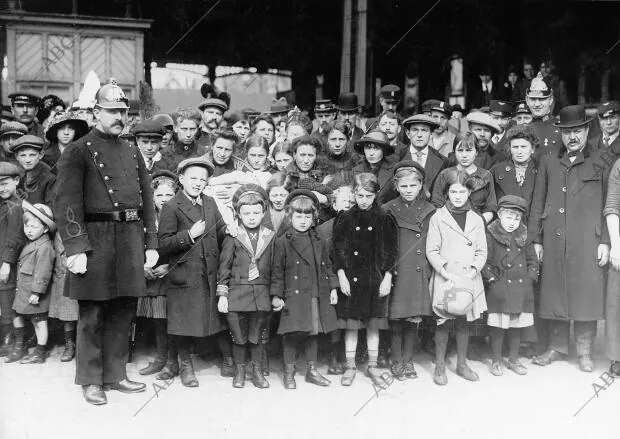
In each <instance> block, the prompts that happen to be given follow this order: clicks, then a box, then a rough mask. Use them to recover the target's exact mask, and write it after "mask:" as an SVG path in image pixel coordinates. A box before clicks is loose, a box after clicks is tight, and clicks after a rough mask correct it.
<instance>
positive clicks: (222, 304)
mask: <svg viewBox="0 0 620 439" xmlns="http://www.w3.org/2000/svg"><path fill="white" fill-rule="evenodd" d="M217 310H218V311H219V312H221V313H222V314H226V313H227V312H228V297H225V296H220V298H219V300H218V301H217Z"/></svg>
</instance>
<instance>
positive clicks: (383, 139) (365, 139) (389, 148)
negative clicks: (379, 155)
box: [353, 130, 394, 156]
mask: <svg viewBox="0 0 620 439" xmlns="http://www.w3.org/2000/svg"><path fill="white" fill-rule="evenodd" d="M365 145H377V146H380V147H381V148H383V154H384V155H386V156H387V155H390V154H393V153H394V146H393V145H390V141H389V140H388V137H387V134H385V133H384V132H383V131H379V130H372V131H369V132H367V133H366V134H364V135H363V136H362V138H361V139H358V140H356V141H355V143H354V144H353V148H354V149H355V151H356V152H358V153H359V154H364V146H365Z"/></svg>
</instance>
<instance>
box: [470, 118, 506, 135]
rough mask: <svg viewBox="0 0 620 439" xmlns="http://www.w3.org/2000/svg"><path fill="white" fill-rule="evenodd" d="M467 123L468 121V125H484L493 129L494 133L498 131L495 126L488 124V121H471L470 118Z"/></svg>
mask: <svg viewBox="0 0 620 439" xmlns="http://www.w3.org/2000/svg"><path fill="white" fill-rule="evenodd" d="M468 123H469V125H470V126H471V125H480V126H483V127H486V128H488V129H490V130H491V131H493V132H494V133H499V131H500V130H499V129H498V128H497V127H495V126H493V125H490V124H488V123H485V122H477V121H473V120H472V121H468Z"/></svg>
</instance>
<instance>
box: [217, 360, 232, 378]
mask: <svg viewBox="0 0 620 439" xmlns="http://www.w3.org/2000/svg"><path fill="white" fill-rule="evenodd" d="M220 375H221V376H223V377H224V378H232V377H234V376H235V362H234V360H233V357H224V360H223V361H222V368H221V369H220Z"/></svg>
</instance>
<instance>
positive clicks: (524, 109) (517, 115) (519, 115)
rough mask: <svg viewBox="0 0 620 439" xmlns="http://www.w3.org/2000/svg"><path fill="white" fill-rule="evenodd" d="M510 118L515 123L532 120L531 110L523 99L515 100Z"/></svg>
mask: <svg viewBox="0 0 620 439" xmlns="http://www.w3.org/2000/svg"><path fill="white" fill-rule="evenodd" d="M512 120H513V121H514V122H515V125H525V124H528V123H531V122H532V120H533V118H532V112H531V111H530V107H528V106H527V104H526V103H525V101H519V102H515V112H514V116H513V118H512Z"/></svg>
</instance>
